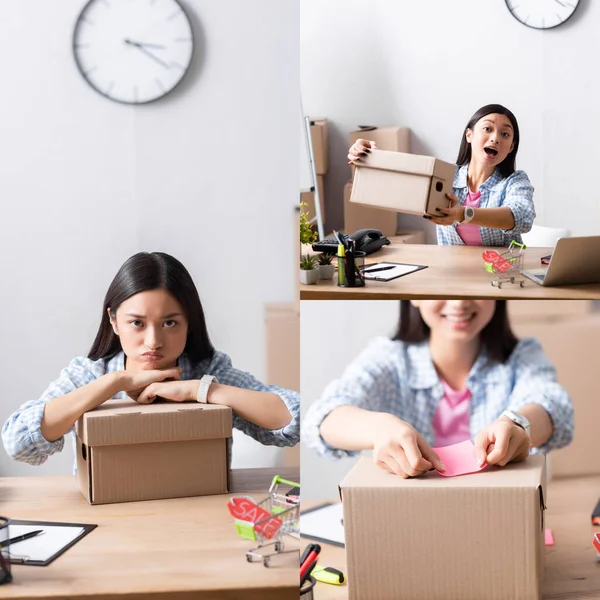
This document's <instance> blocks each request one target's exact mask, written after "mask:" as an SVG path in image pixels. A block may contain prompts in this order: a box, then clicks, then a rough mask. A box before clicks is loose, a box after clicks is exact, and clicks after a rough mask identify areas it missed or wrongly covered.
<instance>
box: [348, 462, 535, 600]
mask: <svg viewBox="0 0 600 600" xmlns="http://www.w3.org/2000/svg"><path fill="white" fill-rule="evenodd" d="M340 492H341V496H342V502H343V510H344V532H345V538H346V563H347V567H348V573H347V575H348V592H349V599H350V600H364V599H365V598H368V599H369V600H390V599H392V598H402V600H422V599H423V598H427V600H442V599H443V600H448V599H452V600H454V599H460V600H482V599H484V598H485V600H500V599H506V600H515V599H516V598H518V599H519V600H539V599H540V598H541V580H542V574H543V552H544V541H543V533H544V508H545V504H544V499H545V497H546V494H545V459H544V457H543V456H530V457H529V458H528V459H527V460H526V461H525V462H523V463H515V464H512V465H508V466H506V467H504V468H498V467H496V468H493V467H492V468H490V467H488V468H487V469H486V470H484V471H482V472H480V473H476V474H473V475H464V476H462V477H443V476H441V475H439V474H438V473H437V472H429V473H427V474H425V475H423V476H421V477H417V478H414V479H402V478H400V477H398V476H396V475H392V474H390V473H387V472H385V471H384V470H383V469H380V468H379V467H377V466H376V465H375V464H374V463H373V462H372V459H370V458H361V459H360V460H359V462H358V463H357V464H356V465H355V467H354V468H353V469H352V471H351V472H350V473H349V474H348V475H347V476H346V478H345V479H344V480H343V481H342V483H341V484H340Z"/></svg>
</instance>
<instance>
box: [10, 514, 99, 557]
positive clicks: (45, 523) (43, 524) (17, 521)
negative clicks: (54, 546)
mask: <svg viewBox="0 0 600 600" xmlns="http://www.w3.org/2000/svg"><path fill="white" fill-rule="evenodd" d="M11 525H28V526H36V527H76V528H81V529H83V531H82V532H81V533H80V534H79V535H78V536H77V537H75V538H74V539H72V540H71V541H70V542H69V543H67V544H65V545H64V546H61V547H60V548H58V550H57V551H56V552H55V553H54V554H52V556H50V557H48V558H47V559H45V560H34V559H30V558H21V557H19V555H18V554H17V553H16V552H15V556H14V557H13V555H12V552H11V557H10V564H11V565H30V566H33V567H45V566H47V565H49V564H50V563H51V562H52V561H54V560H55V559H57V558H58V557H59V556H60V555H61V554H62V553H63V552H65V551H66V550H68V549H69V548H70V547H71V546H73V545H74V544H76V543H77V542H78V541H79V540H80V539H82V538H83V537H85V536H86V535H87V534H88V533H89V532H90V531H92V530H94V529H96V527H98V525H92V524H89V523H60V522H57V521H25V520H22V519H10V521H9V531H10V526H11ZM15 545H16V544H15Z"/></svg>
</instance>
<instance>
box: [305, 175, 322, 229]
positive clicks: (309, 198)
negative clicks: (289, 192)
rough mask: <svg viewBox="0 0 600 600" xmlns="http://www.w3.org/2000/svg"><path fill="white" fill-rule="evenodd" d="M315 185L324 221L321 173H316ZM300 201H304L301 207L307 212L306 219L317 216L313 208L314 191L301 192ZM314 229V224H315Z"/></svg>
mask: <svg viewBox="0 0 600 600" xmlns="http://www.w3.org/2000/svg"><path fill="white" fill-rule="evenodd" d="M317 186H318V188H319V205H320V206H321V219H322V220H323V223H325V192H324V187H323V177H322V175H317ZM300 202H306V206H303V207H302V210H303V211H304V212H308V219H309V220H311V219H314V218H315V217H316V216H317V213H316V210H315V193H314V192H302V193H301V194H300ZM314 228H315V231H316V229H317V228H316V224H315V227H314Z"/></svg>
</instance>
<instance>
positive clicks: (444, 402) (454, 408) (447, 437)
mask: <svg viewBox="0 0 600 600" xmlns="http://www.w3.org/2000/svg"><path fill="white" fill-rule="evenodd" d="M441 382H442V385H443V386H444V397H443V398H442V399H441V400H440V403H439V404H438V407H437V410H436V411H435V415H434V416H433V433H434V435H435V444H434V447H435V448H441V447H443V446H451V445H452V444H458V443H459V442H464V441H465V440H470V439H471V431H470V428H469V424H470V423H469V405H470V401H471V392H470V391H469V390H468V389H467V388H465V389H464V390H461V391H456V390H453V389H452V388H451V387H450V386H449V385H448V384H447V383H446V382H445V381H444V380H443V379H441Z"/></svg>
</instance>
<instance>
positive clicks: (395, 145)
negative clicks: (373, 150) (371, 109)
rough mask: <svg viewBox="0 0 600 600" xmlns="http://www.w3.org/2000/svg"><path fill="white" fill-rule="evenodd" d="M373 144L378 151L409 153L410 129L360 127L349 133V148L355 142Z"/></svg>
mask: <svg viewBox="0 0 600 600" xmlns="http://www.w3.org/2000/svg"><path fill="white" fill-rule="evenodd" d="M360 139H363V140H369V141H373V142H375V144H376V146H377V148H378V149H379V150H391V151H392V152H410V129H409V128H408V127H373V126H367V127H362V128H361V129H358V130H356V131H351V132H350V146H352V144H354V142H356V140H360Z"/></svg>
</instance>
